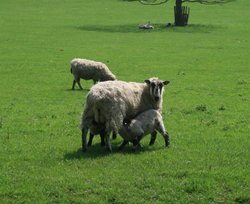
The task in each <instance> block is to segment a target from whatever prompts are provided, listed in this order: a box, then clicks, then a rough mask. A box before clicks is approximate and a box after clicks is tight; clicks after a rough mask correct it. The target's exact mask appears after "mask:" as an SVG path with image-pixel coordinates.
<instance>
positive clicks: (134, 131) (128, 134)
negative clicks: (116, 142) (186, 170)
mask: <svg viewBox="0 0 250 204" xmlns="http://www.w3.org/2000/svg"><path fill="white" fill-rule="evenodd" d="M157 131H158V132H160V133H161V134H162V136H163V138H164V140H165V146H166V147H167V146H168V145H169V143H170V142H169V136H168V133H167V131H166V129H165V127H164V123H163V119H162V116H161V114H160V112H159V111H157V110H154V109H150V110H147V111H144V112H143V113H141V114H139V115H138V116H136V117H135V118H134V119H133V120H131V122H130V123H128V124H126V125H123V126H122V128H121V129H120V130H119V134H120V135H121V136H122V137H123V139H124V140H123V143H122V144H121V146H120V149H122V148H123V147H124V146H125V145H126V144H128V142H133V144H134V148H135V149H137V148H138V147H140V140H141V139H142V138H143V137H145V136H146V135H148V134H151V140H150V143H149V145H153V144H154V142H155V139H156V135H157Z"/></svg>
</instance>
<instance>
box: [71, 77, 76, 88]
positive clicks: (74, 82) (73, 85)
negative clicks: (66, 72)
mask: <svg viewBox="0 0 250 204" xmlns="http://www.w3.org/2000/svg"><path fill="white" fill-rule="evenodd" d="M75 85H76V80H75V79H74V80H73V84H72V90H74V89H75Z"/></svg>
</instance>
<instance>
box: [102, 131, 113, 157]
mask: <svg viewBox="0 0 250 204" xmlns="http://www.w3.org/2000/svg"><path fill="white" fill-rule="evenodd" d="M104 135H105V136H104V142H105V146H106V148H107V150H108V151H109V152H112V146H111V143H110V139H109V136H110V132H107V131H105V134H104Z"/></svg>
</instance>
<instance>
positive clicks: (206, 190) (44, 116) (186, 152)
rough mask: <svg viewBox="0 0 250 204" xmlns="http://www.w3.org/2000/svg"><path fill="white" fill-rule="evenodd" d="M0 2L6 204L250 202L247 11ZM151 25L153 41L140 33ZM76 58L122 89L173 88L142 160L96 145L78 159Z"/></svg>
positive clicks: (1, 168)
mask: <svg viewBox="0 0 250 204" xmlns="http://www.w3.org/2000/svg"><path fill="white" fill-rule="evenodd" d="M173 6H174V5H173V2H169V3H168V4H167V5H162V6H157V7H156V6H143V5H141V4H139V3H138V2H129V1H122V0H106V1H104V0H100V1H85V0H63V1H62V0H50V1H49V0H39V1H38V0H12V1H10V0H8V1H3V0H2V1H0V77H1V80H0V203H120V204H121V203H250V138H249V136H250V60H249V56H250V38H249V36H250V26H249V25H250V13H249V8H250V1H246V0H245V1H243V0H238V1H236V2H234V3H230V4H226V5H223V6H219V5H214V6H204V5H200V4H188V6H189V7H190V8H191V14H190V20H189V24H190V25H189V26H187V27H182V28H181V27H179V28H176V27H169V28H163V25H164V24H166V23H168V22H171V23H173V21H174V20H173ZM147 21H150V22H151V23H152V24H154V25H156V27H155V29H154V30H151V31H145V30H139V29H138V24H141V23H145V22H147ZM74 57H82V58H89V59H93V60H98V61H103V62H104V63H106V64H107V65H108V66H109V67H110V69H111V70H112V72H113V73H114V74H116V76H117V78H118V79H120V80H125V81H136V82H143V81H144V80H145V79H147V78H149V77H152V76H158V77H160V78H161V79H165V80H170V81H171V83H170V85H168V86H167V87H166V90H165V95H164V110H163V114H164V122H165V125H166V127H167V129H168V132H169V134H170V139H171V146H170V148H164V140H163V138H162V137H161V136H160V135H158V137H157V140H156V143H155V145H154V146H152V147H149V146H148V145H147V144H148V142H149V137H146V138H145V139H144V140H143V141H142V144H143V148H142V150H141V152H140V153H137V154H135V153H133V152H132V151H131V147H127V148H125V150H124V151H123V152H119V151H118V150H117V148H118V146H119V144H120V143H121V141H122V139H121V138H120V137H118V138H117V139H116V140H113V141H112V146H113V149H114V152H113V153H112V154H107V152H106V150H105V149H104V148H102V147H100V138H99V137H96V138H95V139H94V144H93V147H92V148H91V149H89V151H88V152H86V153H82V152H81V132H80V130H79V129H78V125H79V120H80V115H81V112H82V109H83V104H84V102H85V97H86V94H87V89H89V88H90V87H91V86H92V81H87V82H85V81H82V85H83V86H84V87H85V89H84V90H83V91H78V90H76V91H71V90H70V88H71V85H72V80H73V77H72V75H71V74H70V72H69V62H70V60H71V59H73V58H74Z"/></svg>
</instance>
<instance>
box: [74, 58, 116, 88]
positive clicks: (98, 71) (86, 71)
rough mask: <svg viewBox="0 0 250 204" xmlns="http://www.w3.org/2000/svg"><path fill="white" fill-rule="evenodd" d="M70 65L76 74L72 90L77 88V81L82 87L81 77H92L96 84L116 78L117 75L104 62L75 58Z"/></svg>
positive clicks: (88, 78)
mask: <svg viewBox="0 0 250 204" xmlns="http://www.w3.org/2000/svg"><path fill="white" fill-rule="evenodd" d="M70 65H71V68H70V71H71V73H72V74H73V76H74V80H73V85H72V90H74V89H75V84H76V83H77V84H78V86H79V88H80V89H82V86H81V84H80V79H85V80H91V79H92V80H93V83H94V84H96V82H98V81H109V80H116V77H115V75H114V74H113V73H112V72H111V71H110V70H109V68H108V67H107V65H105V64H104V63H102V62H96V61H93V60H88V59H80V58H75V59H73V60H72V61H71V62H70Z"/></svg>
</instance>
